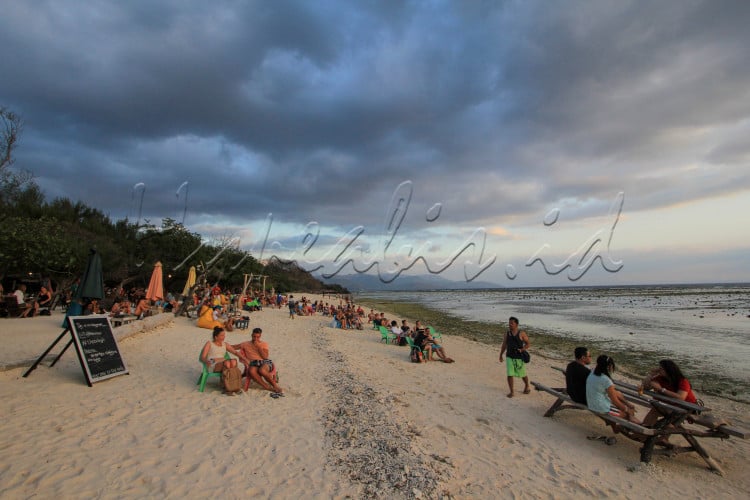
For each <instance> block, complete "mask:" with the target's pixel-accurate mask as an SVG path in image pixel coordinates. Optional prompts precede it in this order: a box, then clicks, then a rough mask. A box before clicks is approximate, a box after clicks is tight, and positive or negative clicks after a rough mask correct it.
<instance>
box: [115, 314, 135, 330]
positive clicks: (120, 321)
mask: <svg viewBox="0 0 750 500" xmlns="http://www.w3.org/2000/svg"><path fill="white" fill-rule="evenodd" d="M137 319H138V316H133V315H130V316H120V317H114V318H109V320H110V321H111V322H112V326H114V327H115V328H117V327H118V326H122V325H127V324H128V323H132V322H133V321H135V320H137Z"/></svg>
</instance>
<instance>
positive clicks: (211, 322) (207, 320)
mask: <svg viewBox="0 0 750 500" xmlns="http://www.w3.org/2000/svg"><path fill="white" fill-rule="evenodd" d="M211 303H213V300H209V302H208V303H204V304H203V305H202V306H201V309H200V312H199V313H198V314H199V316H198V321H197V322H196V323H195V324H196V326H197V327H198V328H208V329H209V330H210V329H213V328H215V327H217V326H218V327H221V328H224V322H223V321H221V320H219V319H215V318H214V311H215V310H217V309H220V308H221V306H213V307H212V306H211V305H210V304H211Z"/></svg>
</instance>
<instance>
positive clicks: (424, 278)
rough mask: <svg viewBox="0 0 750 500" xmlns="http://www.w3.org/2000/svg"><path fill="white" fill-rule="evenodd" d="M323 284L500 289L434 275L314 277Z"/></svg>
mask: <svg viewBox="0 0 750 500" xmlns="http://www.w3.org/2000/svg"><path fill="white" fill-rule="evenodd" d="M315 277H316V278H318V279H319V280H321V281H322V282H323V283H326V284H337V285H341V286H343V287H344V288H346V289H348V290H349V291H350V292H366V291H383V290H391V291H416V290H466V289H477V288H502V287H501V286H500V285H498V284H497V283H490V282H487V281H471V282H468V283H467V282H466V281H452V280H448V279H445V278H442V277H440V276H438V275H435V274H422V275H419V276H406V275H403V274H402V275H401V276H399V277H398V278H396V279H395V280H393V281H392V282H390V283H383V282H382V281H380V278H378V277H377V276H373V275H371V274H345V275H336V276H334V277H333V278H330V279H323V278H322V277H320V276H315Z"/></svg>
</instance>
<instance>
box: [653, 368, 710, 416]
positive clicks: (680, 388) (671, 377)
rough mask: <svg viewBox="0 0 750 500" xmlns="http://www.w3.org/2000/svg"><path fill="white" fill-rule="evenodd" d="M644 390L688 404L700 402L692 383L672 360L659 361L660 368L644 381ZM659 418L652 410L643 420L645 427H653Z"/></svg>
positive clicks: (654, 370)
mask: <svg viewBox="0 0 750 500" xmlns="http://www.w3.org/2000/svg"><path fill="white" fill-rule="evenodd" d="M643 388H644V389H651V390H652V391H654V392H658V393H659V394H663V395H665V396H669V397H670V398H674V399H681V400H682V401H685V402H687V403H693V404H696V403H697V401H698V400H697V398H696V397H695V393H693V389H692V388H691V387H690V382H689V381H688V379H687V378H685V376H684V375H683V374H682V371H681V370H680V367H679V366H677V364H676V363H675V362H674V361H672V360H671V359H662V360H661V361H659V366H658V367H656V368H654V369H653V370H652V371H651V373H650V374H649V375H648V376H647V377H646V378H645V379H643ZM658 417H659V413H658V412H656V411H655V410H651V411H650V412H649V414H648V415H646V418H644V419H643V425H646V426H650V425H653V424H654V423H656V420H657V419H658Z"/></svg>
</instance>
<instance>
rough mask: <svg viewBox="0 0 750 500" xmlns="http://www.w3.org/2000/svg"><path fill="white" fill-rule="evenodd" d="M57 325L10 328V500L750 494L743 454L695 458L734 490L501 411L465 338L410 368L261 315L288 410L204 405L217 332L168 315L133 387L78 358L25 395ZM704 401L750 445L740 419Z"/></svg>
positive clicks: (5, 433) (487, 366)
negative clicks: (88, 372)
mask: <svg viewBox="0 0 750 500" xmlns="http://www.w3.org/2000/svg"><path fill="white" fill-rule="evenodd" d="M312 298H313V299H314V298H315V297H314V296H312ZM323 300H324V301H329V300H330V298H325V299H323ZM386 313H387V311H386ZM389 317H391V315H389ZM399 319H400V318H399ZM408 319H409V320H410V322H411V323H412V324H413V321H414V320H416V319H419V318H408ZM61 320H62V315H61V314H60V313H59V312H57V313H53V315H52V316H50V317H39V318H32V319H0V338H2V340H3V345H4V349H3V350H2V353H0V370H2V371H0V398H1V399H2V401H3V408H4V411H3V423H2V437H0V450H2V454H3V460H2V465H0V497H2V498H8V499H15V498H30V497H38V498H50V497H56V498H144V497H148V498H205V497H206V496H209V495H211V496H215V495H222V496H224V497H225V498H247V497H265V498H370V497H375V498H574V497H575V498H580V497H585V496H595V497H614V498H661V499H663V498H709V497H713V498H745V497H746V495H747V492H748V491H750V477H748V475H747V474H746V472H747V461H748V458H749V457H750V442H748V441H743V440H740V439H736V438H733V439H730V440H727V441H722V440H718V439H702V440H701V443H702V444H703V445H704V447H705V448H706V449H707V450H708V451H709V453H711V455H712V456H713V457H714V458H715V459H716V460H717V462H718V463H719V464H720V466H721V467H722V469H723V470H724V472H725V476H724V477H720V476H718V475H716V474H714V473H712V472H711V471H710V470H708V468H707V467H706V465H705V462H704V461H703V460H702V459H700V457H698V456H697V455H696V454H686V455H680V456H678V457H674V458H665V457H654V460H653V461H652V463H650V464H648V465H643V464H640V463H639V453H638V445H637V444H636V443H634V442H632V441H629V440H627V439H625V438H618V440H617V443H616V444H614V445H612V446H607V445H606V444H604V443H603V442H601V441H596V440H589V439H587V436H592V435H597V434H599V435H611V431H609V430H608V428H606V427H605V426H604V424H603V423H602V422H601V421H600V420H599V419H597V418H596V417H595V416H594V415H592V414H590V413H588V412H579V411H566V412H561V413H559V414H557V415H555V417H553V418H544V417H543V414H544V412H545V411H546V409H547V408H548V407H549V406H550V405H551V404H552V403H553V399H554V398H553V397H552V396H550V395H549V394H546V393H540V392H536V391H532V393H531V394H529V395H523V394H520V392H519V394H518V395H517V397H515V398H512V399H509V398H506V396H505V394H506V392H507V386H506V382H505V372H504V366H503V365H501V364H500V363H498V359H497V358H498V349H497V348H496V347H494V346H493V347H488V346H486V345H484V344H481V343H478V342H473V341H470V340H467V339H464V338H459V337H449V336H447V335H446V336H444V337H443V342H442V343H443V345H444V346H445V347H446V350H447V352H448V354H449V355H450V356H451V357H452V358H454V359H455V360H456V363H453V364H444V363H440V362H432V363H426V364H421V365H419V364H412V363H410V362H409V359H408V348H407V347H398V346H394V345H387V344H384V343H382V342H381V341H380V334H379V333H377V332H375V331H374V330H372V329H370V328H369V327H366V328H365V330H362V331H357V330H348V331H344V330H337V329H333V328H330V327H329V326H328V324H329V322H330V320H329V319H328V318H327V317H324V316H312V317H298V318H296V319H294V320H292V319H290V318H289V317H288V311H287V310H286V309H281V310H278V309H268V308H267V309H265V310H263V311H260V312H254V313H252V314H251V319H250V327H251V328H252V327H255V326H259V327H261V328H262V329H263V338H264V340H265V341H267V342H268V343H269V344H270V347H271V357H272V358H273V360H274V361H275V362H276V363H277V366H278V367H279V372H280V385H281V386H282V387H283V388H284V389H285V393H286V395H285V397H283V398H278V399H274V398H271V397H269V393H268V392H266V391H263V390H261V389H260V388H258V386H257V385H251V388H250V390H249V391H248V392H247V393H245V394H242V395H239V396H234V397H229V396H225V395H223V394H222V393H221V391H220V390H219V387H218V383H217V381H218V379H216V378H213V379H211V380H209V382H208V384H207V387H206V391H205V392H204V393H200V392H199V391H198V389H197V386H196V385H195V383H196V379H197V377H198V375H199V373H200V365H199V363H198V360H197V357H198V353H199V351H200V349H201V347H202V346H203V344H204V343H205V342H206V341H207V340H208V339H209V336H210V332H209V331H208V330H203V329H199V328H197V327H195V326H194V324H193V322H192V321H191V320H188V319H187V318H174V317H173V316H172V315H171V314H170V315H166V314H165V315H159V316H156V317H154V318H147V320H146V321H148V322H149V323H148V324H147V323H146V322H145V321H144V322H137V323H143V325H145V326H142V325H136V326H135V327H130V328H132V329H133V330H139V331H133V332H132V334H130V335H128V336H127V338H123V339H122V340H120V341H119V347H120V351H121V353H122V356H123V359H124V360H125V362H126V364H127V367H128V369H129V371H130V374H129V375H123V376H118V377H115V378H112V379H109V380H104V381H101V382H98V383H96V384H94V386H93V387H88V386H87V385H86V383H85V379H84V376H83V373H82V370H81V367H80V365H79V362H78V359H77V357H76V355H75V351H74V350H73V349H70V350H69V351H68V352H66V353H65V355H64V356H63V357H62V359H61V360H60V361H59V362H58V364H57V365H55V366H54V367H53V368H48V367H47V366H40V367H39V368H37V369H36V370H35V371H34V372H32V374H31V375H30V376H29V377H28V378H22V376H21V375H22V373H23V372H24V371H25V369H26V368H27V367H28V366H30V364H31V362H33V360H34V359H35V358H36V357H38V356H39V355H40V354H41V353H42V352H43V351H44V349H45V348H46V347H47V346H48V345H49V344H50V343H52V342H53V341H54V340H55V338H56V337H57V336H58V335H59V333H60V332H61V331H62V328H60V326H59V325H60V322H61ZM438 326H439V325H438ZM122 328H128V327H122ZM123 332H124V330H123ZM249 332H250V330H249V329H248V330H239V331H235V332H232V333H229V334H228V335H227V341H228V342H230V343H237V342H240V341H243V340H246V339H249V337H250V335H249ZM119 335H120V334H119V333H118V336H119ZM532 342H533V339H532ZM532 355H534V352H533V347H532ZM552 364H554V363H553V362H551V361H547V360H545V359H544V358H543V357H541V356H536V355H535V356H534V358H533V360H532V363H531V364H530V365H529V374H530V377H531V379H532V380H535V381H539V382H542V383H544V384H546V385H551V386H559V385H561V381H562V377H561V375H560V373H559V372H557V371H555V370H553V369H552V368H551V366H552ZM704 400H705V402H706V405H707V406H709V407H711V408H713V409H714V411H715V412H716V413H718V414H720V415H722V416H725V417H726V418H728V419H730V420H731V421H732V422H733V423H734V424H735V425H737V426H739V427H743V428H745V429H747V428H748V427H750V426H748V424H747V422H748V421H750V419H748V418H747V409H748V408H747V405H744V404H742V403H737V402H733V401H728V400H723V399H718V398H713V399H712V398H704ZM641 416H642V415H641ZM675 439H678V438H675ZM679 439H681V438H679Z"/></svg>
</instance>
